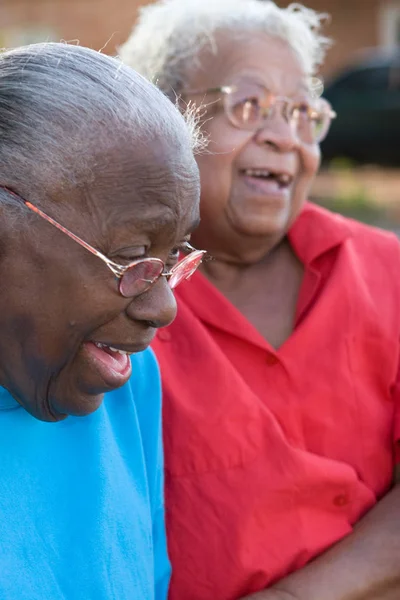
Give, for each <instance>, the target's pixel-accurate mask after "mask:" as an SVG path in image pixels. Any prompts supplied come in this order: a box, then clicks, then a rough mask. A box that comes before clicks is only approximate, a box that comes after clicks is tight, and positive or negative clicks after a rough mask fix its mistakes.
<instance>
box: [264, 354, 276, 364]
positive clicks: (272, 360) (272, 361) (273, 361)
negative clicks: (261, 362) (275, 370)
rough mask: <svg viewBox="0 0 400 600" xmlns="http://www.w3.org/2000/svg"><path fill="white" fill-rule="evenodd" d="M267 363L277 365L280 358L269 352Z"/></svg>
mask: <svg viewBox="0 0 400 600" xmlns="http://www.w3.org/2000/svg"><path fill="white" fill-rule="evenodd" d="M266 362H267V365H271V366H272V365H276V364H277V363H278V362H279V359H278V357H277V356H275V354H267V358H266Z"/></svg>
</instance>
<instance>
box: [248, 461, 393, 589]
mask: <svg viewBox="0 0 400 600" xmlns="http://www.w3.org/2000/svg"><path fill="white" fill-rule="evenodd" d="M395 479H396V485H395V487H394V488H393V489H392V490H391V491H390V492H389V493H388V494H387V495H386V496H385V498H383V499H382V500H381V501H380V502H379V503H378V504H377V505H376V506H375V507H374V508H373V509H372V510H371V511H370V512H369V513H368V514H367V515H366V516H365V517H364V518H363V519H362V520H361V521H360V522H359V523H358V524H357V525H356V527H355V529H354V532H353V533H352V534H351V535H349V536H348V537H346V538H345V539H343V540H342V541H340V542H339V543H338V544H336V545H335V546H334V547H333V548H331V549H330V550H328V551H327V552H325V553H324V554H322V555H321V556H320V557H319V558H317V559H315V560H314V561H313V562H311V563H310V564H308V565H307V566H305V567H303V568H302V569H300V570H299V571H296V572H295V573H292V574H291V575H289V576H288V577H285V578H284V579H281V580H280V581H279V582H278V583H277V584H276V585H275V586H272V587H271V588H270V589H269V590H266V591H264V592H258V593H257V594H252V595H251V596H247V597H246V598H247V599H248V600H399V598H400V469H399V468H397V469H396V474H395ZM243 600H244V599H243Z"/></svg>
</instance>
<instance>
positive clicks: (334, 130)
mask: <svg viewBox="0 0 400 600" xmlns="http://www.w3.org/2000/svg"><path fill="white" fill-rule="evenodd" d="M324 97H325V98H327V100H329V102H331V104H332V107H333V109H334V110H335V111H336V113H337V118H336V119H335V120H334V121H333V122H332V127H331V130H330V132H329V134H328V136H327V138H326V139H325V140H324V141H323V142H322V144H321V151H322V156H323V160H324V161H325V162H329V161H331V160H332V159H335V158H342V157H345V158H347V159H350V160H352V161H354V162H355V163H360V164H375V165H380V166H388V167H400V48H399V49H397V50H393V51H382V50H381V51H378V50H374V51H369V52H367V53H365V54H364V56H363V58H362V59H361V60H359V61H358V62H356V63H355V64H353V65H352V66H350V67H348V69H346V71H343V72H342V73H340V74H339V75H338V76H337V77H336V78H334V79H332V80H331V81H330V82H327V84H326V87H325V92H324Z"/></svg>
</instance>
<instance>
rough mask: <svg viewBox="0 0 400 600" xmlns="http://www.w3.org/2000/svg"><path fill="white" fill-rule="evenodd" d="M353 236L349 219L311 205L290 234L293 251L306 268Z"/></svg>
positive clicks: (307, 206)
mask: <svg viewBox="0 0 400 600" xmlns="http://www.w3.org/2000/svg"><path fill="white" fill-rule="evenodd" d="M351 235H352V232H351V228H350V225H349V223H348V221H347V219H345V218H344V217H342V216H341V215H338V214H335V213H331V212H330V211H328V210H325V209H324V208H321V207H320V206H316V205H315V204H311V203H307V204H306V205H305V206H304V208H303V210H302V212H301V213H300V215H299V216H298V217H297V219H296V221H295V223H294V224H293V225H292V227H291V229H290V231H289V232H288V238H289V241H290V244H291V246H292V248H293V250H294V251H295V253H296V254H297V256H298V257H299V258H300V260H301V262H302V263H303V264H304V265H306V266H307V265H310V264H311V263H312V262H313V260H315V259H316V258H318V256H321V255H322V254H324V253H325V252H327V251H328V250H331V249H332V248H334V247H336V246H339V245H341V244H342V243H343V242H344V241H345V240H346V239H347V238H349V237H350V236H351Z"/></svg>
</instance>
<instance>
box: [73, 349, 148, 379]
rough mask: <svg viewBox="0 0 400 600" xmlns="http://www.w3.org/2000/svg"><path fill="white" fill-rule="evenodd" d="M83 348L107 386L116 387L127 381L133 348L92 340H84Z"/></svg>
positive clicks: (130, 369) (130, 368)
mask: <svg viewBox="0 0 400 600" xmlns="http://www.w3.org/2000/svg"><path fill="white" fill-rule="evenodd" d="M83 348H84V350H85V354H86V357H87V358H88V359H89V361H90V363H91V364H92V365H93V367H94V368H95V369H96V371H97V373H98V374H99V375H100V377H101V379H102V380H103V381H104V382H105V383H106V384H107V386H108V387H110V388H116V387H119V386H121V385H123V384H124V383H126V382H127V381H128V379H129V377H130V375H131V371H132V366H131V359H130V355H131V354H133V352H134V350H132V351H131V350H124V349H122V348H117V347H116V346H111V345H110V344H105V343H103V342H97V341H94V340H93V341H90V342H85V343H84V344H83ZM141 349H142V348H140V349H137V350H136V351H139V350H141Z"/></svg>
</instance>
